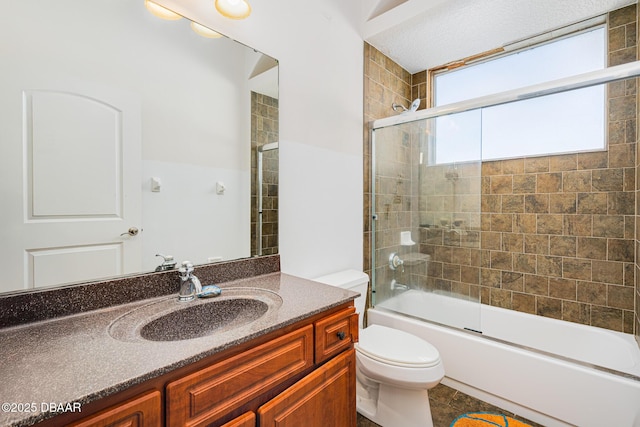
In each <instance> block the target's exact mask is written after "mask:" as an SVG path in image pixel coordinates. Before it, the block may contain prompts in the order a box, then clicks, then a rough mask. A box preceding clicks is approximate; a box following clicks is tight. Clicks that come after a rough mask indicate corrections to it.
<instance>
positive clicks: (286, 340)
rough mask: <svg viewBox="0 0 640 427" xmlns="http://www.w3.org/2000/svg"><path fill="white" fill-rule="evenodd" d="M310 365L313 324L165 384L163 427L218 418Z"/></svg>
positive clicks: (201, 425)
mask: <svg viewBox="0 0 640 427" xmlns="http://www.w3.org/2000/svg"><path fill="white" fill-rule="evenodd" d="M312 366H313V327H312V326H311V325H308V326H305V327H302V328H300V329H297V330H295V331H293V332H290V333H288V334H286V335H283V336H281V337H279V338H276V339H274V340H272V341H269V342H267V343H265V344H262V345H259V346H257V347H254V348H252V349H250V350H247V351H245V352H243V353H240V354H238V355H236V356H233V357H230V358H229V359H225V360H223V361H221V362H218V363H215V364H213V365H211V366H209V367H207V368H204V369H202V370H200V371H197V372H194V373H193V374H190V375H187V376H185V377H183V378H181V379H179V380H176V381H173V382H171V383H169V384H168V385H167V388H166V390H167V393H166V402H167V416H166V424H167V427H183V426H189V427H205V426H210V425H212V424H214V423H216V422H220V421H221V420H222V419H223V418H224V417H225V416H226V415H228V414H230V413H231V412H232V411H235V410H238V409H239V408H241V407H242V406H243V405H245V404H247V403H248V402H250V401H251V400H253V399H255V398H258V397H259V396H261V395H263V394H264V393H267V392H268V391H269V390H271V389H273V388H274V387H276V386H278V385H279V384H281V383H283V382H284V381H286V380H287V379H289V378H292V377H293V376H295V375H298V374H301V373H303V372H304V371H305V370H307V369H309V368H311V367H312ZM218 425H219V424H218Z"/></svg>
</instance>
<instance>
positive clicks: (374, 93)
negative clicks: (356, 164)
mask: <svg viewBox="0 0 640 427" xmlns="http://www.w3.org/2000/svg"><path fill="white" fill-rule="evenodd" d="M410 99H411V75H410V74H409V72H408V71H406V70H404V69H402V67H400V66H399V65H398V64H396V63H395V62H393V61H392V60H391V59H389V58H387V57H386V56H385V55H383V54H382V53H381V52H380V51H379V50H377V49H376V48H374V47H373V46H371V45H369V44H368V43H365V44H364V128H363V140H364V149H363V152H364V159H363V161H364V168H363V169H364V177H363V192H364V207H363V219H364V221H363V223H364V230H363V231H364V247H363V259H364V271H365V272H366V273H367V274H369V275H371V268H372V266H371V241H372V239H373V238H374V236H373V234H372V224H371V179H372V176H371V170H372V168H371V161H372V158H371V147H372V144H371V134H370V125H371V122H373V121H374V120H376V119H380V118H384V117H389V116H391V115H394V114H398V113H396V112H394V111H393V109H392V104H393V103H398V104H401V105H404V106H405V107H408V106H409V104H410V103H411V101H410ZM398 148H399V150H402V151H405V150H404V148H402V144H399V146H398ZM392 152H393V148H391V152H390V153H389V156H388V158H390V159H391V158H395V157H396V155H395V154H393V153H392ZM385 157H387V156H385ZM399 157H400V156H399ZM406 165H407V161H406V160H403V159H401V158H400V159H398V161H397V162H395V163H390V164H389V166H390V167H391V168H392V169H390V170H389V173H390V174H392V175H393V174H395V175H396V178H398V180H400V181H402V183H401V184H399V185H403V184H406V183H408V182H410V180H408V179H406V178H403V177H402V174H403V170H404V169H406ZM392 181H393V178H390V180H389V183H384V185H393V184H392ZM391 204H392V205H393V209H394V210H395V209H396V208H398V207H400V206H405V212H406V211H407V209H408V208H409V207H407V206H406V204H405V205H403V204H402V201H401V199H395V198H394V200H392V202H391ZM390 209H391V208H390ZM393 215H394V216H395V215H396V214H395V213H394V214H393ZM403 225H404V223H403V224H402V225H400V224H394V228H395V229H396V232H397V233H399V231H400V227H402V226H403ZM378 230H380V231H379V232H378V233H377V236H380V235H381V233H387V232H388V233H390V232H391V231H382V230H381V228H380V224H378ZM376 238H379V237H376ZM380 244H381V242H380V241H378V242H377V243H376V247H379V245H380Z"/></svg>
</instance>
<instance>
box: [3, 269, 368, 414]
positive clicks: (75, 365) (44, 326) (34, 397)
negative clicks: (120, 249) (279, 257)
mask: <svg viewBox="0 0 640 427" xmlns="http://www.w3.org/2000/svg"><path fill="white" fill-rule="evenodd" d="M219 286H220V287H221V288H222V289H223V295H224V294H225V290H227V291H228V292H229V293H231V292H239V293H242V292H248V293H251V292H256V293H258V294H263V295H267V296H268V295H271V296H272V297H270V301H275V303H276V304H275V305H276V306H277V307H276V308H275V309H274V310H273V311H272V312H269V313H268V314H266V315H264V316H262V317H261V318H259V319H258V320H256V321H254V322H252V323H249V324H247V325H244V326H241V327H238V328H236V329H233V330H231V331H228V332H223V333H214V334H212V335H208V336H204V337H201V338H195V339H190V340H182V341H168V342H154V341H146V340H141V339H116V338H114V337H113V336H112V334H110V332H109V329H110V327H112V326H111V325H112V324H113V322H114V321H116V319H118V318H121V317H122V316H123V315H125V314H126V313H129V312H130V311H132V310H134V309H137V308H140V307H143V306H146V305H148V304H152V303H157V302H159V301H162V300H166V299H167V298H173V296H167V295H164V296H155V297H153V298H149V299H144V300H138V301H135V302H130V303H124V304H120V305H114V306H111V307H105V308H100V309H95V310H92V311H87V312H81V313H77V314H72V315H68V316H64V317H57V318H53V319H49V320H43V321H38V322H34V323H27V324H21V325H17V326H11V327H6V328H4V329H0V378H1V380H0V403H2V404H4V405H3V406H2V410H1V411H0V425H2V426H28V425H32V424H35V423H36V422H38V421H41V420H43V419H46V418H50V417H51V416H53V415H54V414H53V413H52V412H51V411H49V412H47V411H44V412H43V411H42V409H43V408H42V407H43V406H46V405H48V404H50V403H52V402H56V403H59V404H62V405H67V404H70V405H74V404H76V405H80V406H81V405H84V404H86V403H88V402H91V401H94V400H97V399H99V398H102V397H105V396H108V395H110V394H113V393H116V392H119V391H121V390H124V389H126V388H128V387H130V386H133V385H136V384H139V383H141V382H144V381H145V380H148V379H151V378H155V377H158V376H160V375H162V374H165V373H167V372H170V371H172V370H174V369H176V368H179V367H182V366H185V365H188V364H190V363H193V362H195V361H197V360H200V359H202V358H205V357H207V356H210V355H212V354H215V353H217V352H220V351H223V350H226V349H228V348H231V347H232V346H235V345H238V344H240V343H243V342H246V341H249V340H251V339H254V338H256V337H259V336H261V335H264V334H267V333H269V332H272V331H274V330H277V329H280V328H282V327H284V326H287V325H290V324H293V323H295V322H297V321H299V320H303V319H305V318H307V317H310V316H312V315H314V314H317V313H320V312H322V311H324V310H327V309H330V308H333V307H336V306H338V305H340V304H343V303H345V302H348V301H350V300H352V299H353V298H354V297H355V296H357V294H356V293H354V292H351V291H347V290H343V289H340V288H334V287H331V286H327V285H323V284H320V283H316V282H312V281H309V280H305V279H301V278H297V277H294V276H290V275H287V274H282V273H270V274H264V275H260V276H255V277H250V278H245V279H240V280H235V281H230V282H225V283H222V284H219ZM232 288H234V289H236V290H234V291H231V289H232ZM237 288H242V289H237ZM247 288H252V289H247ZM275 294H277V296H276V295H275ZM280 300H281V301H280ZM184 304H190V303H184ZM7 403H9V404H11V403H15V404H16V405H15V406H14V407H13V408H12V407H8V406H7V405H6V404H7ZM26 404H28V406H26ZM43 404H44V405H43ZM71 407H73V406H71ZM12 409H15V410H16V412H11V410H12ZM44 409H46V408H44Z"/></svg>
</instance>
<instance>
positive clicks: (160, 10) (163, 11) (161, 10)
mask: <svg viewBox="0 0 640 427" xmlns="http://www.w3.org/2000/svg"><path fill="white" fill-rule="evenodd" d="M144 7H146V8H147V10H148V11H149V12H151V14H152V15H153V16H156V17H158V18H160V19H166V20H167V21H176V20H178V19H181V18H182V16H180V15H178V14H177V13H175V12H172V11H170V10H169V9H167V8H166V7H162V6H160V5H159V4H158V3H154V2H152V1H150V0H144Z"/></svg>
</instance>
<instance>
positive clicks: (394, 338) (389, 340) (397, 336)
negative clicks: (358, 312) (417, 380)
mask: <svg viewBox="0 0 640 427" xmlns="http://www.w3.org/2000/svg"><path fill="white" fill-rule="evenodd" d="M356 349H357V350H358V351H360V352H361V353H362V354H363V355H365V356H367V357H369V358H371V359H374V360H377V361H379V362H381V363H385V364H388V365H392V366H398V367H403V368H430V367H433V366H436V365H438V364H439V363H440V353H438V350H437V349H436V348H435V347H434V346H433V345H431V344H430V343H428V342H426V341H425V340H423V339H421V338H418V337H417V336H415V335H412V334H409V333H407V332H404V331H400V330H398V329H392V328H388V327H386V326H381V325H371V326H369V327H368V328H366V329H362V330H360V337H359V342H358V343H357V344H356Z"/></svg>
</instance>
